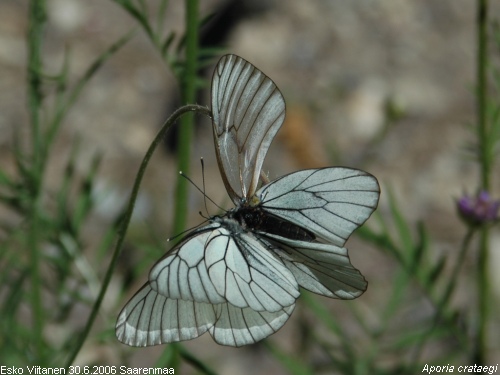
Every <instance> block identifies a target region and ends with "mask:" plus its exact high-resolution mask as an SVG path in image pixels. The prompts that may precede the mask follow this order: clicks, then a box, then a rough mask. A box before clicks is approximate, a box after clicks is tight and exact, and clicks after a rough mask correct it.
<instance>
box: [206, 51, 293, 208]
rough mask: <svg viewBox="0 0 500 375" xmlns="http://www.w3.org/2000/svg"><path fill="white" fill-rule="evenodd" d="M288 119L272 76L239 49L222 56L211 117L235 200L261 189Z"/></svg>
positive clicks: (215, 77) (221, 163) (225, 177)
mask: <svg viewBox="0 0 500 375" xmlns="http://www.w3.org/2000/svg"><path fill="white" fill-rule="evenodd" d="M284 119H285V101H284V99H283V96H282V95H281V93H280V91H279V90H278V88H277V87H276V85H275V84H274V82H273V81H272V80H271V79H270V78H269V77H267V76H266V75H265V74H264V73H262V72H261V71H260V70H258V69H257V68H255V67H254V66H253V65H252V64H250V63H249V62H247V61H245V60H244V59H242V58H241V57H238V56H235V55H226V56H223V57H222V58H221V59H220V60H219V63H218V64H217V66H216V68H215V72H214V75H213V78H212V121H213V131H214V140H215V149H216V154H217V161H218V164H219V168H220V171H221V175H222V178H223V180H224V184H225V186H226V190H227V192H228V193H229V196H230V197H231V199H232V200H233V202H235V203H236V204H237V203H238V202H239V201H240V199H241V198H242V197H244V198H250V197H252V196H253V195H254V193H255V191H256V190H257V185H258V182H259V176H260V171H261V168H262V163H263V162H264V158H265V156H266V154H267V150H268V149H269V146H270V145H271V142H272V140H273V138H274V136H275V135H276V133H277V132H278V130H279V128H280V127H281V125H282V123H283V120H284Z"/></svg>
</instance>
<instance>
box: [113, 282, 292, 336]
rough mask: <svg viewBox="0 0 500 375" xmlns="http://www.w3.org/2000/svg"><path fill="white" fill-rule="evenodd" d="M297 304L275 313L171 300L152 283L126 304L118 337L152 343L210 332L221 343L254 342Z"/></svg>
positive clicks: (272, 329)
mask: <svg viewBox="0 0 500 375" xmlns="http://www.w3.org/2000/svg"><path fill="white" fill-rule="evenodd" d="M294 307H295V304H293V305H290V306H287V307H285V308H283V309H282V310H279V311H276V312H267V311H262V312H259V311H254V310H252V309H250V308H245V309H240V308H237V307H235V306H232V305H230V304H228V303H222V304H217V305H213V304H210V303H199V302H195V301H185V300H180V299H171V298H167V297H165V296H162V295H160V294H158V293H157V292H156V291H154V290H153V289H152V288H151V286H150V285H149V283H147V284H146V285H144V286H143V288H142V289H141V290H139V292H137V294H136V295H135V296H134V297H132V299H131V300H130V301H129V302H128V303H127V304H126V305H125V307H124V308H123V309H122V311H121V312H120V315H119V316H118V320H117V323H116V336H117V338H118V340H120V341H121V342H123V343H124V344H127V345H130V346H152V345H160V344H167V343H171V342H176V341H184V340H191V339H194V338H196V337H198V336H200V335H202V334H204V333H205V332H207V331H208V332H209V333H210V335H211V336H212V337H213V338H214V340H215V341H216V342H217V343H218V344H221V345H229V346H242V345H248V344H253V343H255V342H257V341H260V340H262V339H263V338H265V337H267V336H269V335H271V334H273V333H274V332H276V331H277V330H278V329H280V328H281V327H282V326H283V324H285V323H286V321H287V320H288V318H289V317H290V314H291V313H292V311H293V309H294Z"/></svg>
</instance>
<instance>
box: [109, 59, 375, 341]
mask: <svg viewBox="0 0 500 375" xmlns="http://www.w3.org/2000/svg"><path fill="white" fill-rule="evenodd" d="M212 117H213V130H214V140H215V144H216V151H217V160H218V163H219V167H220V171H221V174H222V177H223V180H224V184H225V186H226V190H227V191H228V193H229V195H230V197H231V199H232V200H233V202H234V204H235V206H236V207H235V208H234V209H232V210H230V211H228V212H227V213H226V214H224V215H222V216H213V217H211V218H210V219H209V223H208V224H207V225H205V226H202V227H200V228H197V229H195V230H193V231H192V232H190V233H189V234H188V235H187V236H186V238H184V239H183V240H182V242H181V243H180V244H178V245H177V246H176V247H175V248H174V249H172V250H171V251H170V252H168V253H167V254H166V255H165V256H164V257H163V258H162V259H160V261H158V263H156V265H155V266H154V267H153V268H152V269H151V272H150V274H149V282H147V283H146V284H145V285H144V286H143V287H142V289H141V290H139V292H138V293H137V294H136V295H135V296H134V297H132V299H131V300H130V301H129V302H128V303H127V305H125V307H124V308H123V310H122V311H121V313H120V315H119V317H118V321H117V324H116V335H117V337H118V339H119V340H120V341H121V342H123V343H125V344H127V345H132V346H149V345H157V344H165V343H170V342H174V341H181V340H189V339H193V338H195V337H198V336H200V335H202V334H203V333H205V332H207V331H208V332H209V333H210V335H211V336H212V337H213V339H214V340H215V341H216V342H217V343H219V344H222V345H229V346H242V345H247V344H252V343H255V342H257V341H259V340H262V339H263V338H265V337H267V336H269V335H271V334H273V333H274V332H276V331H277V330H278V329H280V328H281V327H282V326H283V324H285V322H286V321H287V320H288V318H289V317H290V314H291V313H292V311H293V309H294V307H295V301H296V299H297V298H298V297H299V294H300V292H299V287H302V288H304V289H307V290H310V291H312V292H314V293H318V294H321V295H324V296H327V297H331V298H341V299H352V298H356V297H358V296H359V295H361V294H362V293H363V292H364V291H365V290H366V286H367V283H366V280H365V279H364V277H363V276H362V275H361V273H360V272H359V271H358V270H357V269H355V268H354V267H353V266H352V265H351V263H350V261H349V257H348V255H347V249H346V248H344V247H343V246H344V244H345V242H346V240H347V239H348V238H349V236H350V235H351V233H352V232H353V231H354V230H355V229H356V228H358V227H359V226H360V225H361V224H363V223H364V222H365V221H366V220H367V219H368V217H369V216H370V215H371V213H372V212H373V211H374V210H375V208H376V207H377V204H378V198H379V194H380V190H379V185H378V183H377V180H376V178H375V177H373V176H371V175H370V174H368V173H366V172H363V171H360V170H356V169H349V168H342V167H331V168H321V169H308V170H302V171H299V172H295V173H291V174H288V175H286V176H283V177H281V178H279V179H277V180H275V181H273V182H271V183H269V184H268V185H265V186H263V187H262V188H260V189H259V190H257V187H258V183H259V176H260V172H261V167H262V163H263V161H264V158H265V156H266V153H267V150H268V148H269V146H270V144H271V142H272V140H273V138H274V136H275V135H276V133H277V131H278V130H279V128H280V127H281V125H282V123H283V120H284V118H285V102H284V100H283V96H282V95H281V93H280V91H279V90H278V88H277V87H276V85H275V84H274V83H273V81H271V79H269V78H268V77H267V76H266V75H264V74H263V73H262V72H261V71H259V70H258V69H257V68H255V67H254V66H253V65H252V64H250V63H249V62H247V61H245V60H244V59H242V58H241V57H238V56H235V55H226V56H223V57H222V58H221V59H220V61H219V63H218V64H217V66H216V68H215V72H214V75H213V78H212Z"/></svg>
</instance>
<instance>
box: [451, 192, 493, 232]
mask: <svg viewBox="0 0 500 375" xmlns="http://www.w3.org/2000/svg"><path fill="white" fill-rule="evenodd" d="M457 208H458V213H459V215H460V217H461V218H462V219H463V220H464V221H465V222H466V223H467V224H469V225H481V224H486V223H491V222H493V221H497V220H498V218H499V217H498V210H499V208H500V200H497V201H495V200H493V199H492V198H491V197H490V195H489V194H488V192H487V191H481V192H480V193H479V194H478V195H477V196H476V197H470V196H468V195H464V196H463V197H462V198H460V199H459V200H458V201H457Z"/></svg>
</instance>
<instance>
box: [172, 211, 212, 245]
mask: <svg viewBox="0 0 500 375" xmlns="http://www.w3.org/2000/svg"><path fill="white" fill-rule="evenodd" d="M203 217H204V216H203ZM204 218H205V217H204ZM205 219H206V220H205V221H204V222H203V223H200V224H198V225H196V226H195V227H192V228H189V229H186V230H183V231H182V232H180V233H178V234H176V235H175V236H173V237H169V238H167V242H170V241H173V240H175V239H176V238H179V237H180V236H184V234H185V233H188V232H191V231H192V230H195V229H198V228H199V227H201V226H202V225H205V223H206V222H207V221H208V218H205Z"/></svg>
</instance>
